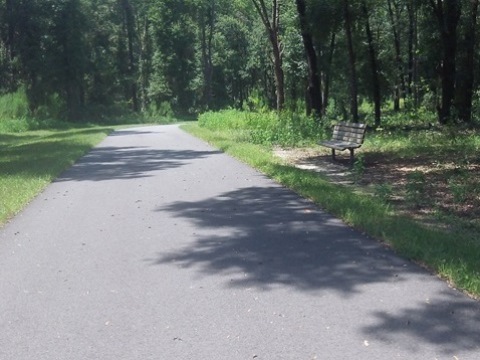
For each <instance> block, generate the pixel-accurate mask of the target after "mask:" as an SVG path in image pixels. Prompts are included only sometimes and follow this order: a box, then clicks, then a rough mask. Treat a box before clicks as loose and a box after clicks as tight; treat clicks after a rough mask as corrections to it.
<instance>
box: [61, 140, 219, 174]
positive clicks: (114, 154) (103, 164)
mask: <svg viewBox="0 0 480 360" xmlns="http://www.w3.org/2000/svg"><path fill="white" fill-rule="evenodd" d="M219 153H220V152H217V151H193V150H161V149H155V148H150V147H133V146H132V147H98V148H95V149H93V150H92V151H90V152H89V153H88V154H87V155H85V156H84V157H82V158H81V159H80V160H79V161H78V162H77V163H76V164H75V165H74V166H73V167H72V168H70V169H69V170H67V171H65V172H64V173H63V174H61V175H60V177H59V178H58V179H57V180H56V181H86V180H89V181H104V180H121V179H124V180H127V179H135V178H144V177H149V176H154V173H155V172H157V171H160V170H168V169H173V168H177V167H180V166H184V165H186V164H188V161H189V160H193V159H201V158H205V157H208V156H211V155H215V154H219Z"/></svg>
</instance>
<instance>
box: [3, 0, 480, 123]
mask: <svg viewBox="0 0 480 360" xmlns="http://www.w3.org/2000/svg"><path fill="white" fill-rule="evenodd" d="M478 3H479V1H478V0H429V1H422V2H419V1H415V0H382V1H379V0H341V1H337V0H315V1H314V0H296V1H285V0H235V1H227V0H175V1H173V0H5V1H3V2H2V4H1V5H0V18H1V26H0V93H3V94H6V93H10V92H14V91H18V90H19V89H23V90H24V91H25V93H26V95H27V98H28V103H29V108H30V111H31V113H32V114H34V115H35V114H38V115H42V114H49V113H52V112H53V111H54V110H55V109H56V111H57V112H58V113H59V114H61V115H62V116H63V117H65V118H68V119H69V120H71V121H81V120H82V119H84V118H85V117H86V116H88V114H92V113H94V112H98V111H108V110H111V109H120V110H121V111H126V110H128V111H132V112H145V113H151V114H163V113H175V114H178V115H183V114H195V113H198V112H201V111H205V110H210V109H212V110H215V109H220V108H225V107H235V108H248V107H252V106H259V104H261V106H264V107H266V108H272V109H278V110H283V109H286V110H292V111H306V112H307V113H308V114H315V116H316V118H317V119H319V120H320V121H321V118H322V117H323V116H325V115H326V114H327V115H329V116H337V117H344V118H347V119H350V120H354V121H357V120H359V116H360V115H359V108H360V107H362V106H363V104H371V105H372V106H371V109H372V111H371V113H372V114H371V115H370V116H371V117H372V119H373V121H372V122H373V123H374V124H375V125H377V126H379V125H381V118H382V111H384V109H391V110H392V111H396V112H402V111H412V110H419V109H426V110H427V111H431V112H435V113H436V115H437V121H438V122H439V123H441V124H446V123H465V124H472V123H475V122H477V123H478V118H479V117H480V107H479V105H480V104H479V100H478V94H479V81H478V79H479V75H480V74H479V70H480V67H479V66H478V60H479V56H480V53H479V48H478V46H477V33H478V30H479V29H478V22H477V18H478ZM363 116H364V115H363Z"/></svg>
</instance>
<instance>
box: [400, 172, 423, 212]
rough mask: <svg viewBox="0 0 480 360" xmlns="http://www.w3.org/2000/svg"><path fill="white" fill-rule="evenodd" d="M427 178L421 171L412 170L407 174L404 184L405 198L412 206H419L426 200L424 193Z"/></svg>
mask: <svg viewBox="0 0 480 360" xmlns="http://www.w3.org/2000/svg"><path fill="white" fill-rule="evenodd" d="M426 191H427V180H426V178H425V174H424V173H423V172H421V171H414V172H411V173H410V174H408V175H407V183H406V184H405V200H406V201H407V202H408V203H409V204H410V205H411V206H414V207H421V206H422V205H424V204H425V203H426V202H427V201H428V197H427V194H426Z"/></svg>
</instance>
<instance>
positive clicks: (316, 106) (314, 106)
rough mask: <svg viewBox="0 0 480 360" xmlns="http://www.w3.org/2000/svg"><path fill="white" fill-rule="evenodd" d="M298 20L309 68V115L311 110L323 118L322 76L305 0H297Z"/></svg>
mask: <svg viewBox="0 0 480 360" xmlns="http://www.w3.org/2000/svg"><path fill="white" fill-rule="evenodd" d="M296 4H297V11H298V18H299V23H300V31H301V34H302V40H303V46H304V47H305V54H306V58H307V66H308V88H307V94H308V106H307V114H308V115H310V112H311V111H310V110H313V112H314V113H315V115H316V116H319V117H320V116H321V115H322V113H323V103H322V93H321V84H320V81H321V79H320V76H319V73H318V60H317V53H316V51H315V47H314V46H313V38H312V33H311V31H310V29H309V26H308V22H307V6H306V3H305V0H296Z"/></svg>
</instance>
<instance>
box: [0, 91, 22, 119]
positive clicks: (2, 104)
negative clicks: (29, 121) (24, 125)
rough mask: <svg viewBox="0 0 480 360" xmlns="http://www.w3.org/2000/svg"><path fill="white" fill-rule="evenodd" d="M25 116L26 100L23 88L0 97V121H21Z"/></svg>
mask: <svg viewBox="0 0 480 360" xmlns="http://www.w3.org/2000/svg"><path fill="white" fill-rule="evenodd" d="M27 116H28V100H27V95H26V94H25V90H24V89H23V88H20V89H18V90H17V91H16V92H13V93H8V94H3V95H1V96H0V118H1V119H23V118H26V117H27Z"/></svg>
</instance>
